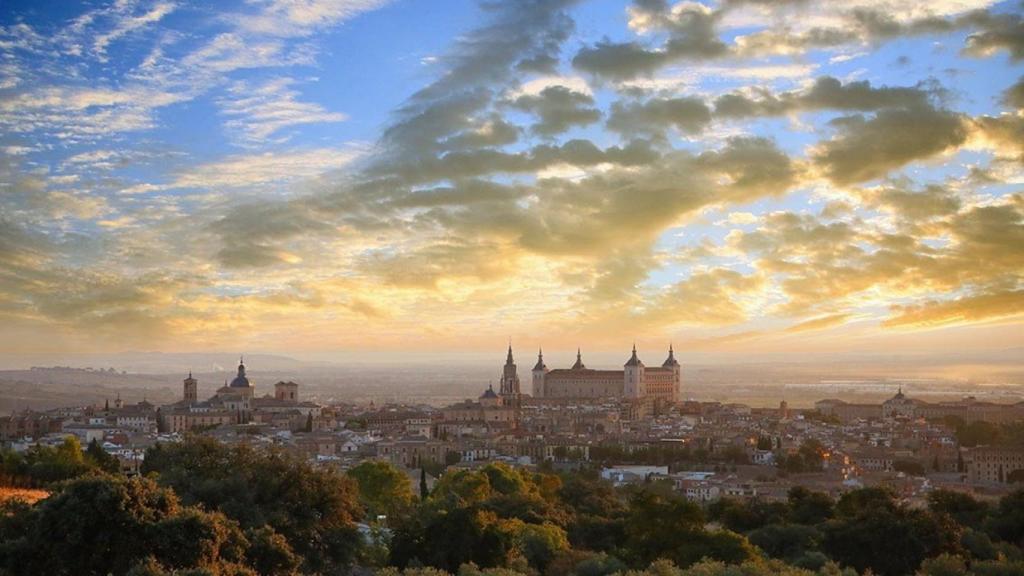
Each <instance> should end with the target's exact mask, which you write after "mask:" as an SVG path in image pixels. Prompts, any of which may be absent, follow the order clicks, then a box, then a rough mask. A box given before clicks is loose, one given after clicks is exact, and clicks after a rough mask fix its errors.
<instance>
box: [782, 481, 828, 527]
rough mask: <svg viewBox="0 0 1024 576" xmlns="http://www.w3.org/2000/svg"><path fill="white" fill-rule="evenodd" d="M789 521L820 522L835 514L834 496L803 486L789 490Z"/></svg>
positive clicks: (798, 522) (801, 522)
mask: <svg viewBox="0 0 1024 576" xmlns="http://www.w3.org/2000/svg"><path fill="white" fill-rule="evenodd" d="M788 503H789V521H790V522H795V523H797V524H820V523H822V522H824V521H826V520H828V519H829V518H832V516H833V515H835V510H834V509H833V503H832V498H830V497H829V495H828V494H825V493H823V492H812V491H810V490H808V489H807V488H804V487H802V486H794V487H793V488H791V489H790V490H789V494H788Z"/></svg>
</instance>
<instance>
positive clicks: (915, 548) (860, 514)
mask: <svg viewBox="0 0 1024 576" xmlns="http://www.w3.org/2000/svg"><path fill="white" fill-rule="evenodd" d="M72 448H74V449H76V450H78V454H75V453H74V451H73V450H72ZM51 450H54V451H55V452H53V453H46V454H35V455H32V456H30V457H29V458H28V459H27V460H31V462H28V461H27V460H26V459H25V458H24V457H23V458H22V459H21V460H19V459H18V458H17V457H16V456H15V455H12V454H11V453H3V454H0V472H2V473H3V474H4V475H5V481H12V482H13V481H18V479H19V478H20V477H19V476H18V474H30V473H31V471H32V470H33V466H35V465H39V468H38V469H37V472H38V471H39V470H47V472H46V474H48V476H47V477H48V478H52V479H51V480H49V481H47V482H46V487H47V489H48V490H50V491H51V495H50V496H49V497H48V498H46V499H43V500H41V501H39V502H37V503H35V504H33V505H29V504H26V503H23V502H20V501H18V500H13V499H12V500H9V501H7V502H5V503H4V504H3V505H2V509H0V575H3V576H21V575H35V574H53V575H65V574H66V575H79V574H82V575H106V574H113V575H117V576H120V575H131V576H170V575H178V576H186V575H188V576H198V575H208V576H243V575H245V576H248V575H267V576H286V575H295V574H325V575H326V574H350V573H354V574H380V575H381V576H399V575H404V576H436V575H442V574H457V575H459V576H484V575H487V576H513V575H538V576H539V575H544V576H547V575H552V576H555V575H577V576H603V575H611V574H623V575H627V574H628V575H634V576H645V575H652V576H655V575H657V576H718V575H723V576H724V575H736V576H759V575H761V574H765V575H767V574H784V575H788V576H797V575H800V576H812V575H815V574H818V575H830V576H852V575H855V574H864V573H871V574H880V575H885V576H897V575H904V574H915V573H917V574H923V575H927V576H946V575H949V576H957V575H965V576H966V575H971V574H975V575H979V576H996V575H1000V576H1001V575H1017V574H1019V575H1024V553H1022V550H1021V549H1022V545H1024V491H1018V492H1015V493H1013V494H1010V495H1008V496H1006V497H1004V498H1003V499H1001V500H1000V501H998V502H994V503H986V502H982V501H979V500H976V499H974V498H972V497H971V496H969V495H966V494H961V493H957V492H949V491H941V490H940V491H934V492H932V493H931V494H930V495H929V498H928V502H927V506H919V507H912V506H909V505H907V504H905V503H902V502H901V501H899V499H897V498H896V497H895V496H894V495H893V494H892V493H891V492H889V491H887V490H885V489H881V488H865V489H859V490H853V491H850V492H848V493H846V494H844V495H843V496H841V497H840V498H838V499H833V498H831V497H829V496H828V495H826V494H822V493H817V492H811V491H809V490H806V489H803V488H795V489H793V490H792V491H790V493H789V496H788V498H787V499H786V500H785V501H781V502H767V501H759V500H752V501H740V500H729V499H724V500H720V501H718V502H715V503H713V504H711V505H709V506H707V507H700V506H698V505H696V504H693V503H691V502H688V501H687V500H685V499H684V498H682V497H681V496H680V495H679V494H678V493H676V492H675V491H674V490H673V489H672V487H671V486H670V485H668V484H667V483H663V482H649V483H645V484H641V485H637V486H629V487H624V488H615V487H613V486H612V485H610V484H609V483H607V482H605V481H602V480H600V479H599V478H598V477H597V476H596V475H595V474H594V473H590V472H579V473H572V474H554V473H551V472H544V471H527V470H523V469H513V468H510V467H507V466H504V465H501V464H490V465H487V466H483V467H481V468H477V469H452V470H449V472H447V473H446V474H444V475H443V476H442V477H441V478H440V479H438V481H437V483H436V484H435V485H434V487H433V489H430V490H428V489H427V484H426V482H425V478H423V479H422V481H421V482H418V483H417V482H415V481H414V480H413V479H410V478H409V477H408V476H407V475H406V474H405V473H404V472H401V471H399V470H397V469H395V468H394V467H392V466H391V465H389V464H386V463H383V462H364V463H362V464H360V465H359V466H357V467H355V468H353V469H352V470H349V471H348V472H347V473H342V472H338V471H335V470H331V469H324V468H318V467H314V466H311V465H310V464H308V463H307V462H305V461H302V460H299V459H297V458H295V457H293V456H291V455H288V454H286V453H285V452H282V451H280V450H276V449H262V448H261V449H257V448H251V447H247V446H232V447H228V446H224V445H222V444H219V443H218V442H216V441H214V440H211V439H208V438H201V437H194V438H190V439H188V440H187V441H186V442H182V443H178V444H158V445H156V446H155V447H153V448H152V449H150V450H149V451H148V452H147V455H146V459H145V464H144V467H143V475H142V476H140V477H136V478H124V477H120V476H117V475H115V474H111V473H110V472H111V466H110V463H109V462H105V461H103V460H102V458H101V457H100V456H99V455H98V454H95V455H93V456H89V455H88V449H87V450H85V451H83V450H81V449H80V447H77V446H72V445H70V444H69V445H67V446H62V447H60V448H58V449H51ZM19 456H20V455H19ZM53 460H55V461H58V462H64V463H65V464H67V465H66V466H65V465H60V466H58V465H56V464H55V463H54V461H53ZM40 462H42V463H43V464H40ZM68 463H70V464H68ZM54 470H57V472H54ZM37 483H38V482H37ZM417 484H418V486H417Z"/></svg>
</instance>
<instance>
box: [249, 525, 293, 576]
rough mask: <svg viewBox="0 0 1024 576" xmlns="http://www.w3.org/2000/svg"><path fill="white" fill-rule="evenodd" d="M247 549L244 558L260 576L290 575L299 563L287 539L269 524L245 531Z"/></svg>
mask: <svg viewBox="0 0 1024 576" xmlns="http://www.w3.org/2000/svg"><path fill="white" fill-rule="evenodd" d="M246 538H247V539H248V540H249V550H248V551H247V552H246V558H248V560H249V563H250V564H251V565H252V567H253V568H255V569H256V571H257V572H258V573H259V574H260V576H291V575H292V574H295V573H296V570H297V569H298V567H299V564H301V561H302V559H301V558H299V557H298V556H297V555H296V554H295V551H294V550H292V547H291V546H290V545H289V544H288V540H287V539H286V538H285V537H284V536H282V535H280V534H278V533H277V532H275V531H274V529H273V528H271V527H270V526H263V527H261V528H256V529H254V530H249V531H247V532H246Z"/></svg>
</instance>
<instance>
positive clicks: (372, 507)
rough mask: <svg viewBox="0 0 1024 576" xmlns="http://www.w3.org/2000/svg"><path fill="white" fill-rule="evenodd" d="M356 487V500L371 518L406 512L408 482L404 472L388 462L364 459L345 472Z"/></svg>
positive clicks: (409, 503)
mask: <svg viewBox="0 0 1024 576" xmlns="http://www.w3.org/2000/svg"><path fill="white" fill-rule="evenodd" d="M348 475H349V477H351V478H352V479H354V480H355V481H356V485H357V486H358V487H359V501H360V502H361V503H362V504H363V507H365V508H366V511H367V515H368V517H369V518H371V519H373V518H376V517H377V516H380V515H383V516H387V517H388V518H391V517H392V516H395V517H397V516H399V515H402V514H405V513H407V512H408V510H409V508H410V506H412V501H413V493H412V482H410V480H409V477H408V476H406V475H405V473H404V472H402V471H401V470H399V469H397V468H395V467H394V466H392V465H391V464H390V463H388V462H383V461H380V460H367V461H365V462H363V463H361V464H359V465H358V466H356V467H355V468H352V469H351V470H349V471H348Z"/></svg>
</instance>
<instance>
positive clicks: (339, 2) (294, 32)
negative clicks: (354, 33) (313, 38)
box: [231, 0, 389, 37]
mask: <svg viewBox="0 0 1024 576" xmlns="http://www.w3.org/2000/svg"><path fill="white" fill-rule="evenodd" d="M388 2H389V0H261V1H259V2H256V3H255V4H256V5H257V6H259V7H260V10H259V11H258V12H257V13H256V14H244V15H234V16H232V17H231V21H232V22H237V23H238V27H239V28H240V29H242V30H244V31H246V32H250V33H254V34H261V35H268V36H282V37H291V36H307V35H309V34H311V33H312V32H314V31H315V30H318V29H321V28H325V27H328V26H335V25H337V24H340V23H342V22H344V21H346V20H351V19H352V18H355V17H356V16H359V15H360V14H363V13H364V12H369V11H372V10H376V9H378V8H380V7H382V6H384V5H386V4H388Z"/></svg>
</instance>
